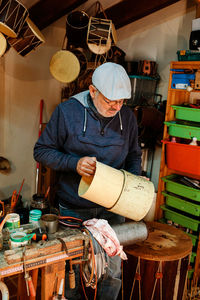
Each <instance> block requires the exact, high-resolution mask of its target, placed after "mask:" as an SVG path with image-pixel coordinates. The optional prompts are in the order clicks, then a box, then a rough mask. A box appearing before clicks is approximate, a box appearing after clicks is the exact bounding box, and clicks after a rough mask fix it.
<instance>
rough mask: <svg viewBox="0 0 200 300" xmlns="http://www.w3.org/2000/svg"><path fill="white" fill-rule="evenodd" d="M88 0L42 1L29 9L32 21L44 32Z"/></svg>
mask: <svg viewBox="0 0 200 300" xmlns="http://www.w3.org/2000/svg"><path fill="white" fill-rule="evenodd" d="M86 1H87V0H57V1H56V0H40V1H38V2H36V4H34V5H33V6H32V7H30V8H29V15H30V19H31V20H32V21H33V22H34V23H35V24H36V25H37V27H38V28H39V29H40V30H42V29H44V28H45V27H47V26H49V25H50V24H52V23H53V22H55V21H56V20H58V19H60V18H61V17H63V16H64V15H66V14H68V13H69V12H70V11H72V10H74V9H76V8H77V7H78V6H79V5H81V4H83V3H85V2H86Z"/></svg>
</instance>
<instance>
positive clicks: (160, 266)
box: [151, 261, 163, 300]
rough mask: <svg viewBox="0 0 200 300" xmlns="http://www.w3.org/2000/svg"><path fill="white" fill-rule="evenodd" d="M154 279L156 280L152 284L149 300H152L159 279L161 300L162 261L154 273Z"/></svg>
mask: <svg viewBox="0 0 200 300" xmlns="http://www.w3.org/2000/svg"><path fill="white" fill-rule="evenodd" d="M155 278H156V280H155V283H154V287H153V292H152V295H151V300H153V297H154V293H155V289H156V285H157V281H158V279H160V300H162V278H163V273H162V261H160V262H159V265H158V270H157V272H156V275H155Z"/></svg>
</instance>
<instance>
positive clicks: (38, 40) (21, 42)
mask: <svg viewBox="0 0 200 300" xmlns="http://www.w3.org/2000/svg"><path fill="white" fill-rule="evenodd" d="M44 41H45V39H44V36H43V35H42V33H41V32H40V31H39V29H38V28H37V26H35V24H34V23H33V22H32V21H31V20H30V19H29V18H27V20H26V22H25V24H24V26H23V27H22V29H21V31H20V34H19V36H18V37H17V38H8V43H9V44H10V46H12V47H13V48H14V49H15V50H16V51H17V52H18V53H19V54H20V55H22V56H25V55H27V54H28V53H29V52H31V51H32V50H34V49H35V48H37V47H38V46H39V45H40V44H42V43H44Z"/></svg>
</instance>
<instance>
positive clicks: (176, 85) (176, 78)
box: [171, 73, 195, 89]
mask: <svg viewBox="0 0 200 300" xmlns="http://www.w3.org/2000/svg"><path fill="white" fill-rule="evenodd" d="M190 80H195V74H185V73H173V74H172V83H171V88H172V89H187V87H188V86H189V85H190Z"/></svg>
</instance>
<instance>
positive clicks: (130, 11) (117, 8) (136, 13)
mask: <svg viewBox="0 0 200 300" xmlns="http://www.w3.org/2000/svg"><path fill="white" fill-rule="evenodd" d="M178 1H180V0H151V1H149V0H140V1H137V0H124V1H121V2H119V3H117V4H115V5H113V6H111V7H110V8H108V9H106V10H105V13H106V15H107V17H108V19H111V20H112V21H113V23H114V24H115V27H116V28H117V29H118V28H120V27H123V26H125V25H127V24H129V23H132V22H134V21H136V20H138V19H141V18H143V17H145V16H147V15H149V14H152V13H154V12H156V11H157V10H159V9H162V8H164V7H167V6H169V5H171V4H174V3H176V2H178ZM101 17H103V15H101Z"/></svg>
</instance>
